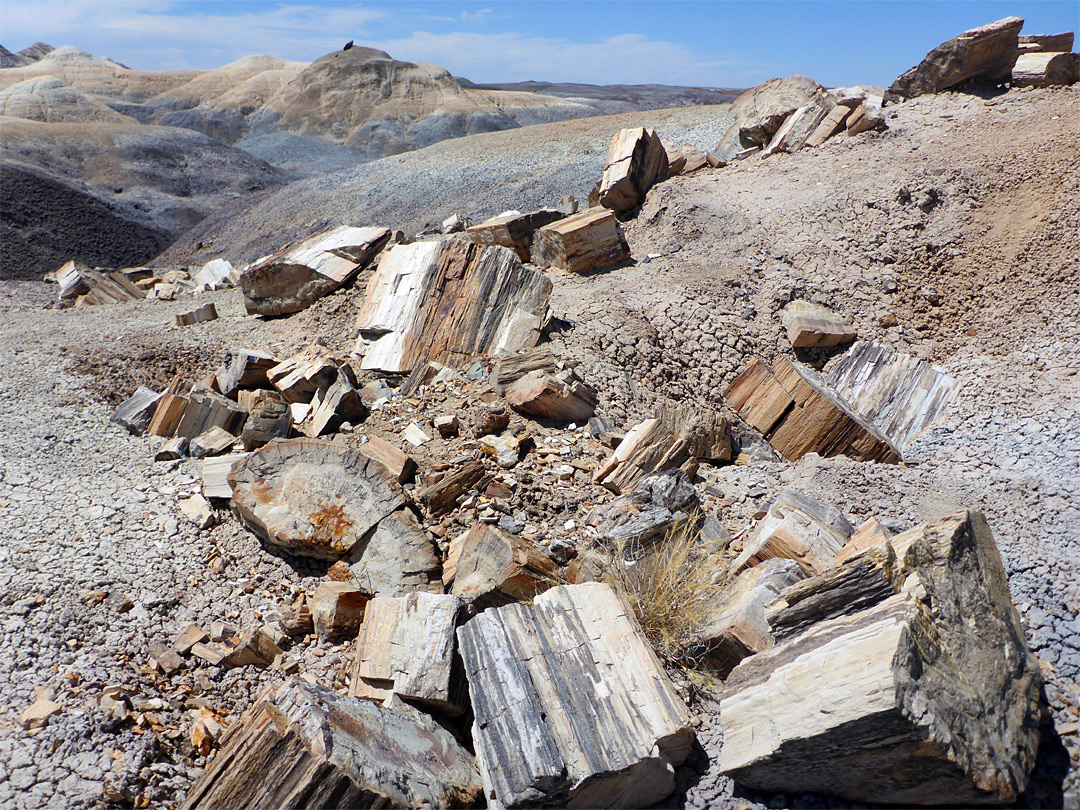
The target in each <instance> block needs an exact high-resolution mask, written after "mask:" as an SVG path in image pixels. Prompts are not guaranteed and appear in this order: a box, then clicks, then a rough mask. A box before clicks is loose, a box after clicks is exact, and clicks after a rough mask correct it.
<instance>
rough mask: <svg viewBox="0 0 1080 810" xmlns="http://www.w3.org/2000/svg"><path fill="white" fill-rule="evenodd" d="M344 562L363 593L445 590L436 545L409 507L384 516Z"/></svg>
mask: <svg viewBox="0 0 1080 810" xmlns="http://www.w3.org/2000/svg"><path fill="white" fill-rule="evenodd" d="M345 562H346V563H347V564H348V566H349V576H350V579H351V580H352V582H353V584H355V585H356V586H357V587H358V588H360V590H362V591H364V593H375V594H380V595H385V596H401V595H402V594H406V593H411V592H413V591H427V592H430V593H442V579H441V577H442V563H441V562H440V561H439V556H438V554H437V553H436V550H435V545H434V543H432V541H431V538H430V537H428V535H427V533H425V532H424V529H423V528H422V527H421V526H420V522H419V521H418V520H417V519H416V516H415V515H413V513H412V512H411V511H409V510H408V509H401V510H399V511H397V512H394V513H393V514H392V515H389V516H388V517H385V518H383V519H382V520H381V521H380V522H379V526H378V528H376V529H375V531H374V532H373V533H372V534H371V536H370V538H368V539H367V540H366V541H364V542H363V543H362V544H361V545H358V546H356V547H355V548H353V550H352V552H350V554H349V556H348V557H346V558H345Z"/></svg>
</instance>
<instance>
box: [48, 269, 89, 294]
mask: <svg viewBox="0 0 1080 810" xmlns="http://www.w3.org/2000/svg"><path fill="white" fill-rule="evenodd" d="M86 269H87V267H86V265H85V264H83V263H82V262H76V261H70V262H67V263H66V264H64V265H63V266H62V267H61V268H60V269H59V270H57V271H56V283H57V284H59V285H60V291H59V292H58V293H57V297H58V298H59V299H60V300H61V301H64V300H66V299H69V298H76V297H78V296H80V295H82V294H83V293H86V292H88V291H89V290H90V285H89V284H88V283H87V282H86V277H85V276H84V275H83V271H85V270H86ZM46 280H48V278H47V277H46Z"/></svg>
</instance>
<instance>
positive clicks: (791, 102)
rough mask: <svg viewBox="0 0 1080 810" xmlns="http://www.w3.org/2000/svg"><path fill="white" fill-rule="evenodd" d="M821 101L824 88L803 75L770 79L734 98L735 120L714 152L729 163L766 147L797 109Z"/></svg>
mask: <svg viewBox="0 0 1080 810" xmlns="http://www.w3.org/2000/svg"><path fill="white" fill-rule="evenodd" d="M824 98H825V88H824V87H822V86H821V85H820V84H818V83H817V82H815V81H814V80H813V79H809V78H807V77H806V76H799V75H795V76H788V77H787V78H786V79H769V81H767V82H763V83H761V84H759V85H758V86H757V87H753V88H751V89H749V90H747V91H746V92H744V93H743V94H742V95H740V96H739V97H738V98H737V99H735V101H734V102H733V103H732V105H731V107H730V109H729V113H730V114H731V115H732V116H733V117H734V118H735V121H734V123H733V124H732V125H731V126H730V127H729V128H728V130H727V132H725V133H724V137H723V138H721V139H720V143H719V144H717V146H716V149H714V150H713V151H714V152H715V153H716V155H717V156H718V157H719V158H720V159H722V160H728V161H730V160H734V159H736V158H737V157H738V156H739V155H740V153H743V152H746V151H747V150H757V149H758V148H760V147H764V146H767V145H768V144H769V142H770V141H771V140H772V139H773V137H774V136H775V135H776V132H777V130H779V129H780V127H781V126H782V125H783V123H784V122H785V121H787V120H788V118H790V117H791V115H792V114H793V113H794V112H795V111H796V110H798V109H799V108H801V107H805V106H807V105H808V104H810V103H811V102H815V101H823V100H824Z"/></svg>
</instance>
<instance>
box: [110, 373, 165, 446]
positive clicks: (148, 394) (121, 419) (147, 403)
mask: <svg viewBox="0 0 1080 810" xmlns="http://www.w3.org/2000/svg"><path fill="white" fill-rule="evenodd" d="M162 396H163V395H162V394H159V393H158V392H157V391H151V390H150V389H149V388H147V387H146V386H144V385H140V386H139V387H138V388H136V389H135V393H134V394H132V395H131V396H130V397H128V398H127V399H126V400H124V401H123V402H122V403H121V404H120V407H119V408H117V409H116V412H115V413H113V415H112V416H111V417H110V418H109V421H111V422H116V424H118V425H123V426H124V427H125V428H127V429H128V432H129V433H133V434H134V435H136V436H141V435H142V434H143V433H145V432H146V429H147V428H148V427H150V421H151V420H152V419H153V418H154V412H155V411H156V410H157V407H158V401H159V400H160V399H161V397H162Z"/></svg>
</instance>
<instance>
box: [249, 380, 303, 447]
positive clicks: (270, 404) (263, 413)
mask: <svg viewBox="0 0 1080 810" xmlns="http://www.w3.org/2000/svg"><path fill="white" fill-rule="evenodd" d="M291 432H292V410H291V409H290V408H289V403H288V402H286V401H285V397H283V396H282V395H281V394H279V393H278V392H277V391H255V392H254V396H253V397H252V398H251V410H250V413H249V415H248V420H247V422H245V423H244V431H243V432H242V433H241V434H240V441H242V442H243V443H244V449H245V450H248V451H251V450H256V449H258V448H260V447H262V446H263V445H264V444H267V443H268V442H271V441H273V440H274V439H287V438H289V434H290V433H291Z"/></svg>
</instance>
